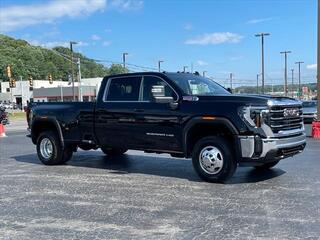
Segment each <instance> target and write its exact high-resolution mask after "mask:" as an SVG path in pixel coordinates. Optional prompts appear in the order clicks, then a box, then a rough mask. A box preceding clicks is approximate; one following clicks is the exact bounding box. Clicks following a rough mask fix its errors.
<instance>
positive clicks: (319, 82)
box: [317, 0, 320, 121]
mask: <svg viewBox="0 0 320 240" xmlns="http://www.w3.org/2000/svg"><path fill="white" fill-rule="evenodd" d="M319 65H320V0H318V51H317V101H318V107H317V110H318V116H317V120H318V121H320V66H319Z"/></svg>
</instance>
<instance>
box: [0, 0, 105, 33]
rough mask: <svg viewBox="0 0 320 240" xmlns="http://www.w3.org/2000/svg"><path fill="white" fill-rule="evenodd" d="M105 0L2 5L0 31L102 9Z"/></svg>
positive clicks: (70, 0)
mask: <svg viewBox="0 0 320 240" xmlns="http://www.w3.org/2000/svg"><path fill="white" fill-rule="evenodd" d="M105 7H106V0H77V1H75V0H69V1H65V0H56V1H50V2H48V3H41V4H29V5H16V6H9V7H4V8H2V9H1V11H0V22H1V25H0V31H1V32H9V31H13V30H15V29H19V28H24V27H27V26H32V25H37V24H42V23H53V22H55V21H56V20H57V19H59V18H62V17H70V18H75V17H80V16H83V15H89V14H91V13H93V12H95V11H98V10H104V9H105Z"/></svg>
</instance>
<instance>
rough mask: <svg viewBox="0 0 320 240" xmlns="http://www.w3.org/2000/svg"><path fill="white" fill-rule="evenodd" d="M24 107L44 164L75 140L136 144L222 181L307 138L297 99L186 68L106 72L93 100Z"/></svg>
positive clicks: (69, 150) (68, 151) (115, 146)
mask: <svg viewBox="0 0 320 240" xmlns="http://www.w3.org/2000/svg"><path fill="white" fill-rule="evenodd" d="M28 114H29V115H28V119H29V129H30V131H31V133H30V135H29V136H30V137H31V139H32V142H33V143H34V144H36V147H37V153H38V157H39V159H40V160H41V162H43V163H44V164H46V165H54V164H63V163H65V162H67V161H68V160H69V159H70V158H71V157H72V154H73V152H75V151H77V149H78V147H79V148H81V149H83V150H89V149H97V148H101V150H102V151H103V152H104V153H105V154H107V155H117V154H123V153H125V152H126V151H127V150H128V149H135V150H142V151H145V152H153V153H170V154H171V156H173V157H184V158H190V157H191V158H192V162H193V166H194V168H195V170H196V172H197V173H198V175H199V176H200V177H201V178H202V179H204V180H206V181H209V182H223V181H225V180H227V179H228V178H230V177H231V176H232V175H233V173H234V172H235V170H236V168H237V166H238V165H251V166H254V167H256V168H259V169H268V168H271V167H273V166H275V165H276V164H277V163H278V162H279V160H281V159H283V158H286V157H289V156H293V155H295V154H297V153H299V152H301V151H302V150H303V149H304V147H305V144H306V134H305V131H304V125H303V119H302V110H301V103H300V102H299V101H296V100H294V99H290V98H284V97H271V96H258V95H236V94H231V93H230V92H229V91H228V90H226V89H225V88H223V87H222V86H220V85H219V84H217V83H215V82H214V81H212V80H210V79H208V78H204V77H201V76H199V74H191V73H166V72H163V73H157V72H143V73H128V74H121V75H114V76H107V77H105V78H104V79H103V81H102V84H101V87H100V90H99V94H98V96H97V100H96V102H61V103H59V102H54V103H39V104H37V103H36V104H34V106H33V107H32V108H31V109H30V111H28Z"/></svg>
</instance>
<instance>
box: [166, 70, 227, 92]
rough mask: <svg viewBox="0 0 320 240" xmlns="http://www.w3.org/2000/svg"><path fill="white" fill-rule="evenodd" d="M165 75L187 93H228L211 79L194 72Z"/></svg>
mask: <svg viewBox="0 0 320 240" xmlns="http://www.w3.org/2000/svg"><path fill="white" fill-rule="evenodd" d="M167 76H168V77H169V78H170V79H171V80H172V81H174V82H175V83H176V84H177V85H178V87H179V88H180V89H181V90H182V91H183V92H184V93H185V94H189V95H220V94H230V93H229V92H228V91H227V90H226V89H225V88H223V87H222V86H220V85H219V84H217V83H216V82H214V81H213V80H211V79H209V78H205V77H201V76H197V75H194V74H187V73H167Z"/></svg>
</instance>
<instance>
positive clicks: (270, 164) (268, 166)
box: [255, 160, 280, 171]
mask: <svg viewBox="0 0 320 240" xmlns="http://www.w3.org/2000/svg"><path fill="white" fill-rule="evenodd" d="M279 162H280V161H279V160H278V161H274V162H269V163H265V164H263V165H260V166H255V169H257V170H261V171H263V170H268V169H270V168H273V167H274V166H275V165H277V164H278V163H279Z"/></svg>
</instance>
